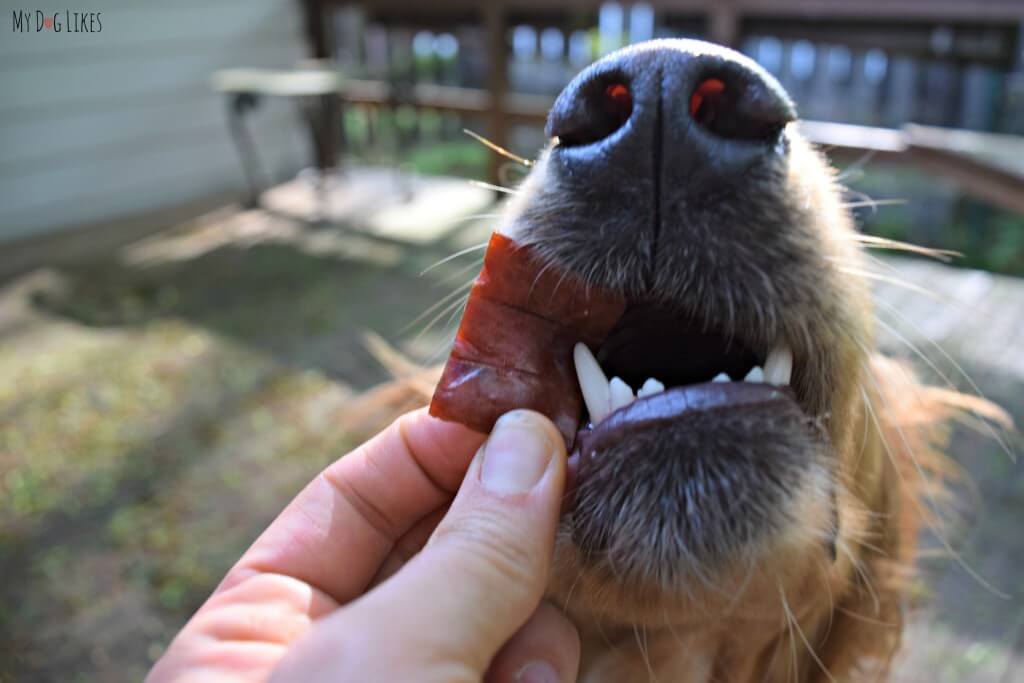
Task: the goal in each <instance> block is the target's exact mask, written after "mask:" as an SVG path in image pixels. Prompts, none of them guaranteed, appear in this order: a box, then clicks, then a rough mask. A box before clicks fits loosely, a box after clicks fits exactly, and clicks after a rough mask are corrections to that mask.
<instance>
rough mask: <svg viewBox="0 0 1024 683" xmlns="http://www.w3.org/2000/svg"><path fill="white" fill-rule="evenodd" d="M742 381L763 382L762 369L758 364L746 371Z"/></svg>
mask: <svg viewBox="0 0 1024 683" xmlns="http://www.w3.org/2000/svg"><path fill="white" fill-rule="evenodd" d="M743 381H744V382H764V370H762V369H761V368H759V367H758V366H756V365H755V366H754V367H753V368H751V369H750V372H748V373H747V376H746V377H744V378H743Z"/></svg>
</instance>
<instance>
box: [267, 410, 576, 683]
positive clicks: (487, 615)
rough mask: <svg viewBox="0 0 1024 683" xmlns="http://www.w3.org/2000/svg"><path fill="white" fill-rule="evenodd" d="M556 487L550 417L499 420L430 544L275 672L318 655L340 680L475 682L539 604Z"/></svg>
mask: <svg viewBox="0 0 1024 683" xmlns="http://www.w3.org/2000/svg"><path fill="white" fill-rule="evenodd" d="M564 486H565V445H564V442H563V440H562V438H561V436H560V435H559V433H558V431H557V430H556V429H555V427H554V425H553V424H552V423H551V421H550V420H548V419H547V418H544V417H543V416H541V415H539V414H537V413H531V412H529V411H515V412H513V413H510V414H508V415H505V416H504V417H502V418H501V419H500V420H499V421H498V424H497V425H496V426H495V429H494V432H493V433H492V434H491V437H490V438H489V439H488V442H487V444H486V445H485V446H484V447H483V448H482V449H481V450H480V452H479V453H478V454H477V457H476V458H475V459H474V460H473V463H472V464H471V465H470V468H469V471H468V472H467V474H466V477H465V479H464V480H463V484H462V487H461V488H460V489H459V492H458V495H457V496H456V498H455V501H454V502H453V503H452V507H451V510H450V511H449V513H448V515H447V516H446V517H445V518H444V520H442V522H441V523H440V524H439V525H438V527H437V530H436V531H435V533H434V535H433V536H432V537H431V540H430V542H429V543H428V544H427V546H426V548H424V549H423V551H422V552H420V553H419V554H418V555H416V556H415V557H414V558H413V559H412V560H411V561H410V562H409V563H408V564H406V566H405V567H404V568H402V569H401V570H400V571H399V572H398V573H397V574H396V575H395V576H393V577H392V578H391V579H389V580H388V581H385V582H384V583H382V584H381V585H379V586H377V587H376V588H375V589H373V590H372V591H370V592H369V593H367V594H366V595H364V596H363V597H362V598H360V599H358V600H356V601H354V602H352V603H351V604H350V605H349V606H348V607H346V608H345V609H342V610H339V612H337V613H336V614H333V615H330V616H328V617H326V618H325V619H323V620H322V621H321V622H320V623H319V624H318V625H317V626H316V627H314V629H313V631H312V632H311V633H310V635H309V637H307V638H306V639H304V640H303V641H302V642H299V643H296V647H295V649H294V650H293V654H294V656H293V654H292V653H290V654H289V656H288V657H286V659H285V662H284V663H283V664H282V667H283V668H282V669H281V670H279V671H278V672H277V677H278V679H279V680H290V679H293V680H296V679H297V678H296V677H297V676H298V677H301V674H302V673H303V671H304V670H303V669H302V667H303V666H307V665H308V663H310V662H314V663H316V665H317V666H321V667H324V666H326V667H328V669H327V670H328V671H330V672H331V675H333V676H334V677H336V678H341V679H345V677H346V676H356V675H357V674H358V675H359V676H362V677H363V678H364V679H365V680H420V681H432V680H446V681H447V680H475V681H478V680H480V678H481V677H482V676H483V674H484V672H485V671H486V669H487V666H488V664H489V663H490V661H491V659H492V658H493V657H494V655H495V654H496V653H497V652H498V650H499V649H500V648H501V647H502V645H504V643H505V642H506V641H507V640H509V638H511V637H512V635H513V634H514V633H516V631H518V630H519V629H520V628H521V627H522V625H523V624H524V623H525V622H526V620H527V619H528V618H529V617H530V615H531V614H532V613H533V612H534V610H536V608H537V605H538V604H539V603H540V600H541V597H542V595H543V592H544V588H545V586H546V584H547V574H548V568H549V566H550V562H551V555H552V550H553V547H554V537H555V529H556V526H557V523H558V512H559V504H560V500H561V496H562V492H563V488H564ZM321 673H323V671H322V670H321Z"/></svg>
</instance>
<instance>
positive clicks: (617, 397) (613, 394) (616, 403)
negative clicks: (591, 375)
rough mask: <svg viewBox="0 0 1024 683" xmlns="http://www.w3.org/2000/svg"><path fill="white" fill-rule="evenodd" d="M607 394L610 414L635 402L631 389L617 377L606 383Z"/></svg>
mask: <svg viewBox="0 0 1024 683" xmlns="http://www.w3.org/2000/svg"><path fill="white" fill-rule="evenodd" d="M608 393H609V401H608V403H609V406H610V407H611V410H612V412H615V411H616V410H618V409H619V408H622V407H623V406H628V405H629V404H630V403H632V402H633V401H635V400H636V396H634V395H633V389H632V388H631V387H630V386H629V385H628V384H626V383H625V382H623V381H622V380H621V379H619V378H618V377H612V381H611V382H609V383H608Z"/></svg>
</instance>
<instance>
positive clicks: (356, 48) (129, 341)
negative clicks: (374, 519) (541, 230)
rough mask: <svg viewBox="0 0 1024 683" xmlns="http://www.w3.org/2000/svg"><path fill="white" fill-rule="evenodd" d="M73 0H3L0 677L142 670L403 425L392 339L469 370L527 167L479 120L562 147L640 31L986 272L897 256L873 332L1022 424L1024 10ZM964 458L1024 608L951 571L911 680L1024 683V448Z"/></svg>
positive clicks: (965, 501) (780, 2)
mask: <svg viewBox="0 0 1024 683" xmlns="http://www.w3.org/2000/svg"><path fill="white" fill-rule="evenodd" d="M66 4H68V5H75V6H69V7H67V8H64V7H60V8H54V7H48V6H47V7H44V6H37V5H31V6H21V5H16V4H13V3H12V2H11V1H10V0H2V1H0V6H2V10H3V11H2V12H0V15H2V16H0V21H2V22H3V23H2V24H0V577H2V581H0V681H15V680H16V681H51V680H62V681H65V680H66V681H79V680H81V681H96V680H102V681H122V680H123V681H129V680H139V679H141V677H142V676H143V675H144V672H145V671H146V669H147V668H148V666H149V665H150V664H151V662H152V661H154V659H155V658H156V657H158V656H159V655H160V653H161V652H162V649H163V648H164V647H165V646H166V644H167V642H168V640H169V638H170V637H171V635H172V634H173V633H174V632H175V630H176V629H178V628H179V627H180V626H181V625H182V624H183V623H184V621H185V619H187V617H188V615H189V614H190V613H191V612H192V611H193V610H194V609H195V608H196V607H197V606H198V605H199V604H200V603H201V602H202V601H203V599H204V598H205V597H206V595H207V594H208V593H209V591H210V590H211V589H212V587H213V586H214V585H215V583H216V581H217V580H218V579H219V577H220V576H221V575H222V574H223V573H224V571H225V570H226V569H227V567H228V566H229V565H230V563H231V562H232V560H233V559H234V558H236V557H237V556H238V554H239V553H240V552H241V551H242V550H243V549H244V548H245V547H246V546H247V545H248V544H249V543H250V542H251V540H252V539H253V538H254V537H255V535H256V534H257V533H258V531H259V530H260V529H261V528H262V527H263V526H264V525H265V524H266V523H267V522H268V521H269V520H270V519H271V518H272V517H273V516H274V515H275V514H276V512H277V511H278V510H279V509H280V508H281V507H282V506H283V505H284V503H285V502H286V501H287V500H288V499H290V497H291V496H292V495H294V493H295V492H296V491H297V490H298V488H299V487H300V486H301V485H302V484H304V483H305V482H306V481H307V480H308V479H309V478H311V477H312V476H313V475H314V473H315V472H317V471H318V470H319V469H320V468H321V467H323V466H324V465H325V464H326V463H328V462H330V461H331V460H333V459H335V458H336V457H338V456H339V455H341V454H342V453H344V452H345V451H346V450H347V449H348V448H350V447H351V446H352V445H353V444H355V443H358V442H359V440H361V439H362V438H363V437H364V436H365V435H366V434H367V433H368V431H370V430H372V429H374V428H376V427H377V426H379V425H378V424H377V423H376V422H375V421H374V418H373V416H371V415H368V414H365V413H364V412H361V410H360V406H361V405H362V404H361V403H359V401H358V397H360V396H361V395H364V394H365V392H367V391H369V390H372V388H373V387H374V386H375V385H377V384H379V383H380V382H382V381H384V380H386V379H388V378H389V376H390V372H393V371H394V370H395V363H393V362H392V363H391V364H390V366H391V369H390V370H389V369H387V368H386V367H385V365H387V364H388V363H387V362H386V361H387V351H386V349H385V348H384V347H383V346H382V345H381V343H380V340H386V342H387V344H389V345H390V347H393V348H396V349H398V350H400V351H401V352H402V353H403V354H405V355H406V356H407V357H408V358H411V359H413V360H415V361H416V362H420V363H432V362H439V361H440V360H442V359H443V358H444V357H445V352H446V349H447V345H448V344H449V343H450V340H451V333H452V331H453V329H454V325H455V324H456V323H457V321H458V315H459V313H460V309H459V304H460V303H461V301H460V298H461V294H462V293H463V292H464V291H465V289H464V286H465V285H466V283H468V282H469V280H470V279H471V278H472V277H473V276H474V274H475V271H476V269H477V268H478V266H479V258H480V255H481V251H480V250H479V249H474V248H473V247H474V246H475V245H479V244H480V243H481V242H482V241H484V240H485V239H486V237H487V234H488V233H489V231H490V229H491V227H492V226H493V222H494V217H495V215H496V212H497V211H498V210H499V209H500V202H501V200H502V197H503V196H504V195H505V194H506V193H507V192H508V191H509V189H514V186H515V184H516V183H517V182H518V181H519V180H520V179H521V178H522V177H523V176H524V175H525V172H526V170H527V168H526V167H525V166H524V165H523V164H521V163H517V162H516V161H515V160H514V159H511V158H509V157H508V156H503V155H500V154H498V153H496V152H495V151H493V150H492V149H490V148H489V147H487V146H486V145H484V144H482V143H481V142H480V141H479V140H478V139H476V138H475V137H473V136H471V135H468V134H466V133H465V132H464V130H465V129H468V130H470V131H473V132H475V133H477V134H479V135H481V136H485V137H486V138H487V139H489V140H491V141H493V143H494V144H496V145H498V146H500V147H502V148H506V149H508V150H510V151H511V152H512V153H513V155H521V156H522V157H524V158H525V159H532V158H534V157H535V156H536V155H537V154H538V153H539V150H540V149H541V148H542V147H543V145H544V144H545V143H546V140H545V138H544V135H543V122H544V117H545V115H546V111H547V109H548V107H549V106H550V104H551V102H552V100H553V97H554V96H555V95H556V94H557V93H558V92H559V90H560V89H561V88H562V87H563V86H564V85H565V84H566V83H567V82H568V80H569V79H570V78H571V77H572V76H573V75H574V74H575V73H577V72H578V71H579V70H580V69H582V68H583V67H584V66H586V65H587V64H589V63H590V62H591V61H593V60H594V59H596V58H598V57H599V56H601V55H603V54H606V53H608V52H610V51H612V50H614V49H616V48H618V47H621V46H623V45H626V44H630V43H634V42H638V41H642V40H647V39H650V38H660V37H673V36H685V37H695V38H703V39H708V40H714V41H716V42H720V43H723V44H726V45H730V46H732V47H735V48H737V49H739V50H742V51H743V52H745V53H746V54H748V55H749V56H751V57H752V58H754V59H756V60H757V61H758V62H760V63H761V64H762V65H763V66H764V67H765V68H766V69H767V70H768V71H770V72H771V73H773V74H774V75H775V76H776V77H777V78H778V79H779V80H780V81H781V82H782V84H783V86H784V87H785V88H786V89H787V90H788V91H789V92H790V94H791V95H792V96H793V98H794V99H795V100H796V102H797V103H798V106H799V110H800V112H801V116H802V118H803V119H805V121H804V122H803V123H802V124H801V126H802V130H803V132H804V134H805V135H807V136H808V137H809V138H810V139H811V140H813V141H814V142H816V143H817V144H819V145H820V146H821V148H822V150H823V151H824V152H825V153H826V154H827V155H829V157H830V158H831V159H832V160H833V162H834V163H835V164H836V165H837V166H838V167H839V168H840V171H841V175H840V178H841V182H842V183H843V184H844V185H845V186H846V187H847V188H848V193H847V194H848V196H849V202H850V206H851V209H852V210H853V211H855V212H856V216H857V220H858V224H859V226H860V228H861V229H862V230H863V231H864V232H866V233H868V234H871V235H876V236H879V237H884V238H893V239H899V240H906V241H909V242H913V243H915V244H920V245H925V246H929V247H935V248H941V249H950V250H956V251H958V252H960V253H961V254H962V255H961V256H959V257H956V258H948V259H943V260H941V261H936V260H934V259H933V260H926V259H923V258H920V257H919V255H915V254H912V253H906V252H901V253H898V254H895V255H892V254H884V253H882V252H880V251H873V253H872V260H871V261H869V264H870V267H871V275H870V276H871V277H872V279H873V280H874V281H875V283H876V294H877V299H878V301H879V308H878V317H879V335H880V345H881V346H882V347H883V348H884V349H885V350H886V351H888V352H889V353H891V354H893V355H897V356H900V357H905V358H907V359H909V360H910V361H911V362H913V363H914V364H915V365H916V366H917V367H918V368H919V369H920V370H921V371H922V373H924V374H926V375H928V376H929V377H931V378H932V380H933V381H935V382H937V383H940V384H946V383H948V384H951V385H953V386H956V387H958V388H960V389H963V390H966V391H970V392H974V393H977V392H979V391H980V392H982V393H984V394H985V395H986V396H988V397H989V398H991V399H993V400H995V401H997V402H999V403H1000V404H1001V405H1003V406H1004V407H1005V408H1006V409H1007V410H1008V411H1009V412H1010V413H1012V414H1013V415H1014V417H1015V419H1016V420H1017V423H1018V424H1020V422H1021V420H1022V419H1024V360H1022V358H1021V354H1020V353H1015V351H1020V350H1021V349H1022V348H1024V280H1021V279H1020V277H1021V276H1024V138H1022V137H1021V136H1024V43H1022V31H1024V3H1022V2H1019V1H1017V0H974V1H973V2H968V1H966V0H964V1H954V0H931V1H925V0H885V1H880V0H862V1H860V2H857V3H853V2H839V1H838V0H837V1H831V0H775V1H772V2H769V1H768V0H730V1H723V2H711V1H700V0H656V1H652V2H637V3H617V2H606V3H602V2H596V1H594V2H589V1H586V0H563V2H560V3H551V2H547V1H545V0H489V1H488V2H486V3H484V2H473V1H470V0H430V1H429V2H420V3H413V2H408V0H364V1H363V2H358V3H348V2H337V3H335V2H328V1H327V0H320V1H317V0H303V1H297V0H296V1H286V0H275V1H271V0H244V1H243V0H209V1H206V2H194V1H192V0H183V1H182V2H177V3H158V2H155V1H135V2H125V1H124V0H94V1H92V2H88V3H79V2H78V1H77V0H75V1H74V2H70V3H66ZM79 5H80V6H79ZM453 254H454V255H456V256H454V257H452V258H449V257H450V256H451V255H453ZM373 335H379V337H377V336H373ZM382 360H383V361H385V362H383V363H382ZM952 442H953V451H954V454H955V457H956V458H957V460H958V462H960V464H961V465H963V467H964V468H965V470H966V471H967V473H968V474H969V475H970V480H971V482H972V483H971V484H969V485H968V484H964V485H962V486H960V487H959V488H960V489H961V490H960V491H958V494H959V497H958V500H959V507H960V508H961V514H960V515H959V516H958V518H957V522H956V523H955V524H953V525H951V526H950V527H949V528H948V529H947V532H948V535H949V537H950V539H951V541H952V542H953V544H954V546H955V548H956V549H957V551H958V552H959V553H960V554H961V555H962V558H963V563H965V564H967V565H968V566H969V567H970V568H971V570H972V571H974V572H976V573H977V574H978V575H980V576H981V577H984V580H985V581H987V582H990V583H991V584H992V585H993V586H995V587H996V588H998V589H999V590H1001V591H1003V592H1005V593H1008V594H1009V597H1001V596H1000V595H998V594H997V591H995V590H993V589H991V588H989V587H986V585H984V584H983V583H981V582H979V581H978V580H976V579H974V578H972V577H971V575H970V573H969V572H968V571H966V570H965V569H964V568H963V567H962V566H961V564H960V563H959V562H957V561H954V560H952V559H951V558H949V557H948V556H947V554H945V553H938V552H929V553H927V555H926V558H925V560H924V562H923V571H922V575H921V577H920V578H919V579H918V580H916V581H915V584H914V586H915V588H914V592H913V595H912V597H911V599H910V603H911V604H910V605H909V606H910V607H911V608H912V609H913V611H912V615H913V616H912V619H911V623H910V627H909V630H908V633H907V637H906V639H905V642H906V647H905V648H904V653H903V654H902V655H901V657H900V660H899V662H898V666H897V672H896V677H897V679H898V680H902V681H908V682H910V681H924V680H927V681H992V682H998V683H1009V682H1010V681H1018V680H1024V595H1022V594H1021V591H1020V584H1021V581H1020V578H1021V573H1020V569H1019V564H1020V558H1022V557H1024V536H1022V535H1021V534H1020V531H1019V529H1018V521H1017V520H1018V519H1020V516H1021V515H1022V514H1024V474H1022V472H1021V468H1020V467H1018V466H1016V465H1015V464H1014V461H1013V459H1012V455H1013V453H1014V452H1015V451H1017V452H1019V451H1020V450H1021V449H1020V443H1019V439H1017V437H1016V436H1014V435H1012V434H1007V433H1004V432H1002V431H999V430H998V429H996V430H985V429H982V430H981V431H980V432H978V431H972V430H970V429H967V428H960V427H958V428H957V429H956V430H955V431H954V433H953V435H952ZM933 546H935V547H938V546H937V544H936V543H935V542H934V541H932V542H929V543H928V547H929V548H931V547H933Z"/></svg>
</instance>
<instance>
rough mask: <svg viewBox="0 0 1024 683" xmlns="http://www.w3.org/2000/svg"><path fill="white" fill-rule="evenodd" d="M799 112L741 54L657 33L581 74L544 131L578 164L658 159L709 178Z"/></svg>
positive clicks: (752, 152)
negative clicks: (656, 38)
mask: <svg viewBox="0 0 1024 683" xmlns="http://www.w3.org/2000/svg"><path fill="white" fill-rule="evenodd" d="M795 117H796V112H795V109H794V106H793V103H792V102H791V101H790V99H789V97H788V96H787V95H786V93H785V91H784V90H783V89H782V87H781V86H780V85H779V84H778V82H777V81H776V80H775V79H774V78H773V77H772V76H771V75H769V74H768V73H767V72H766V71H764V69H762V68H761V67H760V66H758V65H757V64H756V63H755V62H753V61H752V60H750V59H748V58H746V57H744V56H743V55H741V54H739V53H737V52H734V51H732V50H728V49H726V48H722V47H718V46H715V45H711V44H709V43H703V42H700V41H691V40H670V41H653V42H651V43H645V44H641V45H638V46H634V47H632V48H627V49H625V50H621V51H619V52H617V53H614V54H612V55H610V56H609V57H607V58H605V59H603V60H601V61H599V62H597V63H595V64H594V65H592V66H591V67H589V68H588V69H586V70H585V71H583V72H582V73H581V74H579V75H578V76H577V77H576V78H575V79H574V80H573V81H572V82H571V83H570V84H569V86H568V87H566V89H565V90H564V91H563V92H562V93H561V95H559V97H558V99H557V100H556V102H555V105H554V107H553V108H552V110H551V112H550V114H549V116H548V123H547V129H546V132H547V133H548V135H549V136H550V137H553V138H557V139H558V144H557V147H556V149H558V150H560V152H562V153H564V154H565V155H566V156H567V157H571V163H572V165H573V166H576V167H577V170H578V171H581V172H583V171H585V170H586V169H585V167H587V166H591V165H600V166H601V167H602V168H603V172H608V173H616V172H617V171H622V170H626V171H627V172H629V173H632V174H641V175H647V174H648V173H649V172H650V170H649V169H650V168H651V160H652V158H653V159H655V160H657V159H659V158H661V159H663V160H664V161H665V162H668V166H671V167H674V168H675V169H676V170H677V171H678V172H681V171H683V170H684V169H685V170H687V172H686V173H685V175H686V176H687V177H686V179H687V180H688V181H690V182H696V181H700V180H701V179H703V180H704V181H707V182H714V181H716V180H717V179H719V178H722V177H725V176H729V175H730V174H734V173H738V172H742V171H743V170H744V168H745V167H746V166H747V165H748V164H749V163H750V162H751V161H752V160H754V159H756V158H757V157H758V156H760V155H763V154H767V153H770V151H771V150H772V148H773V147H774V145H775V143H776V142H777V141H778V140H779V137H780V133H781V131H782V130H783V128H784V127H785V126H786V124H787V123H789V122H790V121H792V120H794V119H795ZM662 165H663V164H662ZM654 172H655V173H666V172H667V173H669V175H672V176H677V175H679V173H678V172H672V168H668V167H663V168H661V169H657V170H655V171H654Z"/></svg>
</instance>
